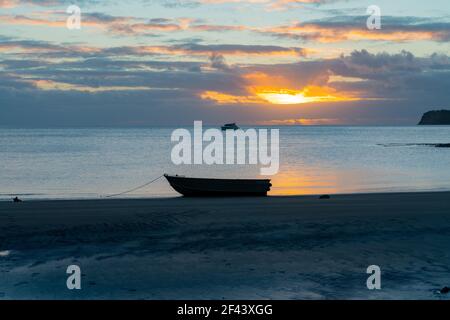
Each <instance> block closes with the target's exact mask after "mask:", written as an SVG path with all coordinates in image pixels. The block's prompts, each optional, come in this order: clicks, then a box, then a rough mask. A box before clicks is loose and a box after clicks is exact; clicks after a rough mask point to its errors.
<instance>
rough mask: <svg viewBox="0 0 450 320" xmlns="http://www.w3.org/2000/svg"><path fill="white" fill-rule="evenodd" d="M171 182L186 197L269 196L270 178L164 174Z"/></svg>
mask: <svg viewBox="0 0 450 320" xmlns="http://www.w3.org/2000/svg"><path fill="white" fill-rule="evenodd" d="M164 177H166V179H167V181H168V182H169V184H170V185H171V186H172V188H174V189H175V190H176V191H177V192H179V193H181V194H182V195H184V196H186V197H224V196H267V192H268V191H269V190H270V187H271V186H272V184H271V183H270V179H212V178H188V177H184V176H178V175H175V176H172V175H168V174H164Z"/></svg>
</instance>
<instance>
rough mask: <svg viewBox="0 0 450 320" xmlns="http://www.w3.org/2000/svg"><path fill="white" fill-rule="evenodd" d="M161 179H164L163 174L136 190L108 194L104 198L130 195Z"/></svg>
mask: <svg viewBox="0 0 450 320" xmlns="http://www.w3.org/2000/svg"><path fill="white" fill-rule="evenodd" d="M162 177H164V175H163V174H162V175H160V176H159V177H158V178H156V179H153V180H152V181H149V182H147V183H145V184H143V185H140V186H139V187H136V188H133V189H130V190H127V191H123V192H120V193H115V194H110V195H107V196H105V198H111V197H116V196H120V195H122V194H126V193H130V192H133V191H136V190H139V189H142V188H144V187H146V186H148V185H149V184H152V183H153V182H155V181H156V180H158V179H161V178H162Z"/></svg>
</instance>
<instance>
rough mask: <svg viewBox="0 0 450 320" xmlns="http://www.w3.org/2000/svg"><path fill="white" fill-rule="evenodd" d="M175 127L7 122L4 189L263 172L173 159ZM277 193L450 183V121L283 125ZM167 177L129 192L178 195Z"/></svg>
mask: <svg viewBox="0 0 450 320" xmlns="http://www.w3.org/2000/svg"><path fill="white" fill-rule="evenodd" d="M173 129H174V128H148V129H147V128H146V129H144V128H139V129H0V199H2V200H5V199H10V198H11V197H12V196H14V195H18V196H20V197H22V198H24V199H32V198H33V199H36V198H41V199H42V198H98V197H102V196H105V195H108V194H113V193H118V192H121V191H124V190H128V189H132V188H133V187H136V186H138V185H141V184H144V183H146V182H148V181H150V180H152V179H153V178H156V177H158V176H159V175H161V174H162V173H164V172H167V173H173V174H182V175H188V176H198V177H200V176H205V177H230V178H232V177H248V178H250V177H259V167H258V166H254V165H239V166H238V165H223V166H208V165H182V166H175V165H173V164H172V163H171V160H170V152H171V148H172V146H173V145H174V144H173V143H172V142H171V141H170V135H171V133H172V130H173ZM279 129H280V170H279V173H278V174H277V175H275V176H272V177H271V178H272V184H273V187H272V191H271V192H270V194H272V195H293V194H322V193H353V192H384V191H388V192H391V191H411V190H450V169H449V168H450V149H448V148H435V147H431V146H426V145H420V144H421V143H422V144H426V143H450V126H446V127H445V126H442V127H441V126H439V127H419V126H415V127H280V128H279ZM177 195H178V194H177V193H175V192H174V191H173V190H172V189H171V188H170V186H169V185H168V184H167V182H166V181H165V180H164V179H160V180H158V181H157V182H155V183H153V184H151V185H149V186H147V187H146V188H144V189H141V190H138V191H135V192H133V193H131V194H128V195H124V196H122V197H161V196H177Z"/></svg>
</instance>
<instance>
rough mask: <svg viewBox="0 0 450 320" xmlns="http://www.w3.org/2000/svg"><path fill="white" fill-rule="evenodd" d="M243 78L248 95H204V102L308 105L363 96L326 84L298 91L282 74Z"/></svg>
mask: <svg viewBox="0 0 450 320" xmlns="http://www.w3.org/2000/svg"><path fill="white" fill-rule="evenodd" d="M242 78H243V79H244V80H245V81H246V82H247V85H246V87H245V90H246V92H248V95H245V96H236V95H231V94H227V93H222V92H217V91H206V92H203V93H201V94H200V97H201V98H202V99H207V100H212V101H214V102H215V103H217V104H255V103H258V104H276V105H289V104H291V105H292V104H304V103H314V102H316V103H317V102H338V101H357V100H361V98H360V97H357V96H355V95H354V94H351V93H348V92H338V91H337V90H336V89H334V88H331V87H328V86H326V85H307V86H304V87H303V88H296V86H295V85H294V84H292V82H291V81H290V80H289V79H287V78H284V77H282V76H279V75H274V76H271V75H268V74H265V73H262V72H256V73H249V74H246V75H243V76H242Z"/></svg>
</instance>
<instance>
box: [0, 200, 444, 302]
mask: <svg viewBox="0 0 450 320" xmlns="http://www.w3.org/2000/svg"><path fill="white" fill-rule="evenodd" d="M449 247H450V192H418V193H387V194H373V193H370V194H358V195H355V194H352V195H331V199H323V200H319V199H318V198H317V196H270V197H261V198H259V197H257V198H183V197H174V198H164V199H154V198H152V199H142V198H141V199H96V200H52V201H24V202H22V203H12V202H0V252H1V253H2V255H1V256H0V278H1V279H2V280H1V281H0V299H447V298H450V297H447V296H444V295H439V294H437V290H439V289H440V288H442V287H444V286H449V284H450V253H449V252H448V248H449ZM71 264H76V265H79V266H80V268H81V270H82V273H83V275H84V276H83V277H82V290H73V291H71V290H68V289H67V288H66V285H65V281H66V279H67V274H66V268H67V266H68V265H71ZM374 264H375V265H379V266H380V268H381V270H382V290H375V291H372V290H368V289H367V288H366V280H367V277H368V275H367V274H366V269H367V267H368V266H369V265H374Z"/></svg>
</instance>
